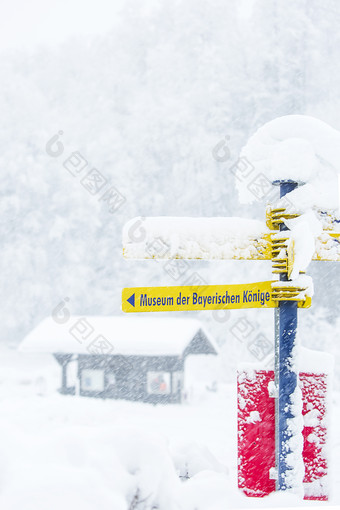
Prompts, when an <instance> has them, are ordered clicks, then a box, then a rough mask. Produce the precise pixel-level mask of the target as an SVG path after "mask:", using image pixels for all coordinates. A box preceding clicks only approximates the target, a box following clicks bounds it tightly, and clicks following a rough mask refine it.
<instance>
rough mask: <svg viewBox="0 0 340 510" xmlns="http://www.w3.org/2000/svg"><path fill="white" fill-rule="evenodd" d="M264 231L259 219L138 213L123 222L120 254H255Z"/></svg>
mask: <svg viewBox="0 0 340 510" xmlns="http://www.w3.org/2000/svg"><path fill="white" fill-rule="evenodd" d="M264 233H268V229H267V227H266V226H265V225H264V223H263V222H261V221H257V220H252V219H245V218H237V217H235V218H220V217H216V218H178V217H155V218H142V217H139V218H133V219H132V220H130V221H128V222H127V223H126V224H125V225H124V229H123V247H124V256H125V257H127V258H134V259H145V258H147V259H152V258H156V259H162V258H165V259H169V258H185V259H205V260H207V259H217V260H221V259H232V258H244V259H247V258H251V257H252V256H254V255H256V254H257V248H256V246H259V242H258V240H260V239H261V237H262V236H263V234H264ZM264 247H265V244H264V242H263V248H264Z"/></svg>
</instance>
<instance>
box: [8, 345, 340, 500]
mask: <svg viewBox="0 0 340 510" xmlns="http://www.w3.org/2000/svg"><path fill="white" fill-rule="evenodd" d="M187 369H188V370H187V372H188V377H187V387H188V388H187V389H188V390H190V391H189V394H190V397H189V401H188V402H187V403H185V404H184V405H181V406H180V405H169V406H152V405H146V404H141V403H134V402H126V401H114V400H100V399H91V398H83V397H72V396H62V395H59V393H58V392H57V391H56V389H57V387H58V386H59V382H60V373H59V371H60V368H59V366H58V365H57V363H56V362H55V361H54V360H53V358H52V357H50V356H49V355H40V356H37V355H31V354H26V353H19V352H16V351H13V350H11V351H10V350H8V349H5V348H2V349H1V356H0V400H1V413H0V416H1V418H0V437H1V444H0V473H1V476H0V508H1V509H6V510H46V509H48V510H57V509H58V510H61V509H62V510H68V509H74V508H81V509H82V510H93V509H97V508H100V509H101V510H125V509H126V510H130V509H138V510H139V509H145V510H146V509H151V508H153V509H156V508H157V509H159V510H172V509H176V510H222V509H223V510H225V509H227V508H268V507H290V506H291V507H300V506H303V507H310V508H313V507H315V506H319V505H320V503H319V505H316V503H313V502H301V501H298V500H297V499H296V498H295V497H293V496H286V497H284V496H282V495H279V496H278V495H277V494H276V495H274V496H273V497H268V498H265V499H259V500H256V499H249V498H246V497H245V496H243V494H241V493H240V492H239V491H238V490H237V488H236V486H237V482H236V480H237V452H236V399H235V396H236V393H235V392H236V390H235V386H234V385H219V387H218V391H217V392H216V393H213V392H210V391H207V390H205V386H204V385H203V384H200V381H197V383H196V384H194V381H195V378H196V377H197V375H196V374H197V371H196V372H195V370H192V369H191V367H190V364H189V365H188V367H187ZM333 410H334V413H333V420H332V421H333V435H332V448H331V450H332V454H333V458H332V466H331V471H332V472H333V484H332V485H333V494H332V499H331V500H330V502H329V503H321V504H322V506H324V507H327V506H328V505H332V506H334V505H336V504H339V503H340V490H339V487H340V439H339V434H338V430H337V427H336V426H335V425H334V424H335V423H339V422H340V394H335V395H334V403H333ZM179 476H180V477H181V478H179Z"/></svg>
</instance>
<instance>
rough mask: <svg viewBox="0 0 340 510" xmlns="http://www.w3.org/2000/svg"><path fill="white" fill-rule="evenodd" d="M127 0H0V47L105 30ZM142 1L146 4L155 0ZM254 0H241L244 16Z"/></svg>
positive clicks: (33, 45)
mask: <svg viewBox="0 0 340 510" xmlns="http://www.w3.org/2000/svg"><path fill="white" fill-rule="evenodd" d="M127 1H128V0H49V1H48V0H0V6H1V10H0V51H6V50H8V49H13V48H19V49H26V50H30V51H31V50H34V49H35V48H37V47H38V46H39V45H46V44H48V45H50V46H55V45H56V44H58V43H60V42H63V41H65V40H66V39H68V38H69V37H71V36H75V35H82V34H85V35H86V34H103V33H105V32H107V31H108V30H110V28H111V26H112V25H113V24H114V18H115V16H116V15H117V12H118V11H119V9H120V6H121V5H122V4H124V2H127ZM140 1H141V2H144V3H145V5H149V4H152V2H153V0H140ZM156 1H157V2H162V1H167V0H156ZM207 1H209V0H207ZM253 2H254V0H240V2H239V8H240V14H241V15H242V17H248V15H249V13H250V11H251V6H252V4H253Z"/></svg>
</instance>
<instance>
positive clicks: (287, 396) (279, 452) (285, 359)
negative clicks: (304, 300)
mask: <svg viewBox="0 0 340 510" xmlns="http://www.w3.org/2000/svg"><path fill="white" fill-rule="evenodd" d="M278 184H280V198H282V197H284V196H285V195H286V194H287V193H289V192H290V191H292V190H294V189H295V188H296V187H297V186H298V184H297V183H296V182H293V181H280V182H279V183H278ZM280 230H281V231H283V230H288V229H287V227H286V226H285V225H284V224H282V225H281V226H280ZM280 280H281V281H287V280H288V277H287V275H286V274H282V275H280ZM276 327H277V332H276V344H277V345H276V348H275V381H276V387H277V388H278V397H277V399H276V412H275V415H276V416H275V421H276V424H275V429H276V431H275V436H276V467H277V483H276V489H277V490H287V489H290V488H291V487H290V484H289V482H287V475H288V473H289V471H290V469H291V467H290V466H289V465H287V455H288V454H289V453H291V452H290V450H289V449H288V448H287V441H288V440H289V438H290V437H291V432H290V430H289V428H288V420H289V418H292V417H293V415H292V413H291V412H290V408H291V396H292V394H293V393H294V391H295V388H296V385H297V374H296V372H294V369H293V367H292V363H291V361H292V355H293V349H294V346H295V338H296V329H297V302H295V301H281V302H280V303H279V308H278V311H277V315H276Z"/></svg>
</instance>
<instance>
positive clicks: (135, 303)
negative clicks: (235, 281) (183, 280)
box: [122, 281, 310, 313]
mask: <svg viewBox="0 0 340 510" xmlns="http://www.w3.org/2000/svg"><path fill="white" fill-rule="evenodd" d="M309 305H310V303H308V304H307V303H306V304H305V303H303V302H301V306H309ZM276 306H277V300H276V299H275V298H274V299H273V298H272V282H270V281H268V282H259V283H246V284H239V285H199V286H180V287H177V286H176V287H175V286H173V287H130V288H125V289H123V292H122V309H123V312H127V313H131V312H174V311H185V310H225V309H236V308H275V307H276Z"/></svg>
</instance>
